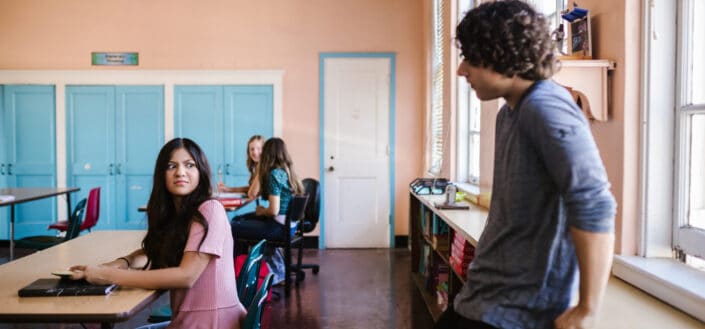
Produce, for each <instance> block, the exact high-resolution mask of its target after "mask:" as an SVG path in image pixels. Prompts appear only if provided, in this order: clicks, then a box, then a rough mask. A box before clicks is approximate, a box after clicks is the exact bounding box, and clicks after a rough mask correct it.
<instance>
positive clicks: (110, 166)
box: [108, 163, 113, 176]
mask: <svg viewBox="0 0 705 329" xmlns="http://www.w3.org/2000/svg"><path fill="white" fill-rule="evenodd" d="M108 175H110V176H112V175H113V164H112V163H111V164H109V165H108Z"/></svg>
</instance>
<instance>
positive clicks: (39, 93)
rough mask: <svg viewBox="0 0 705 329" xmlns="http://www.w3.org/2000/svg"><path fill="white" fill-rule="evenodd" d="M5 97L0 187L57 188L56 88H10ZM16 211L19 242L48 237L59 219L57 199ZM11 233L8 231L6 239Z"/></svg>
mask: <svg viewBox="0 0 705 329" xmlns="http://www.w3.org/2000/svg"><path fill="white" fill-rule="evenodd" d="M2 95H3V106H2V112H3V113H2V122H3V126H4V127H3V129H2V130H3V138H4V140H3V146H4V147H3V149H2V150H1V151H2V152H1V153H2V154H3V156H2V157H3V158H4V160H3V161H2V163H3V164H5V166H4V170H3V172H4V175H2V176H0V177H3V179H2V181H0V183H2V185H3V186H4V187H56V138H55V136H56V118H55V108H56V106H55V89H54V86H36V85H6V86H4V88H3V94H2ZM15 209H16V213H15V238H22V237H24V236H29V235H38V234H44V233H46V227H47V225H48V224H49V223H50V222H52V221H54V220H56V218H57V209H56V199H54V198H49V199H43V200H37V201H33V202H31V203H24V204H20V205H17V206H16V207H15ZM3 212H4V214H3V216H9V213H7V211H6V210H4V211H3ZM8 218H9V217H8ZM8 232H9V230H8V229H5V230H4V233H5V236H7V235H8Z"/></svg>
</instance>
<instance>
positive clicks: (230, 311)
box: [169, 200, 246, 329]
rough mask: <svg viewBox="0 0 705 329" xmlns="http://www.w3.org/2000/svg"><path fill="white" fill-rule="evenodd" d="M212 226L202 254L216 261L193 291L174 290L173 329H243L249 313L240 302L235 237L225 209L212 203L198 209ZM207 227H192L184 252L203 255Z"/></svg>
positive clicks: (210, 264) (170, 326) (206, 203)
mask: <svg viewBox="0 0 705 329" xmlns="http://www.w3.org/2000/svg"><path fill="white" fill-rule="evenodd" d="M198 210H200V211H201V213H202V214H203V217H205V218H206V221H207V222H208V235H206V238H205V240H203V244H202V245H201V247H200V252H202V253H206V254H210V255H211V256H212V257H211V259H210V262H209V263H208V266H207V267H206V269H205V270H203V273H201V276H200V277H199V278H198V280H196V283H194V285H193V286H192V287H191V288H189V289H171V290H170V291H169V292H170V295H171V309H172V313H173V316H172V321H171V324H170V325H169V328H227V329H233V328H240V321H241V320H243V319H244V317H245V314H246V311H245V308H244V307H243V306H242V304H240V301H239V300H238V298H237V289H236V288H235V272H234V267H233V237H232V234H231V233H230V232H231V231H230V223H229V222H228V216H227V214H226V213H225V209H224V208H223V205H221V204H220V202H218V201H215V200H209V201H206V202H204V203H203V204H201V206H200V207H199V208H198ZM203 232H204V230H203V226H202V225H201V224H198V223H196V222H194V223H193V224H191V229H190V232H189V237H188V240H187V241H186V247H185V248H184V252H187V251H199V248H198V245H199V243H200V241H201V238H202V237H203Z"/></svg>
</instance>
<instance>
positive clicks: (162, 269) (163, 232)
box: [71, 138, 246, 328]
mask: <svg viewBox="0 0 705 329" xmlns="http://www.w3.org/2000/svg"><path fill="white" fill-rule="evenodd" d="M210 176H211V170H210V166H209V164H208V160H207V158H206V156H205V154H204V153H203V151H202V150H201V148H200V147H199V146H198V145H197V144H196V143H195V142H193V141H192V140H190V139H187V138H175V139H173V140H171V141H170V142H168V143H167V144H166V145H164V147H162V149H161V151H160V152H159V156H158V157H157V162H156V165H155V168H154V178H153V185H152V186H153V187H152V193H151V195H150V197H149V203H148V204H147V219H148V229H147V234H146V236H145V238H144V240H143V241H142V248H140V249H138V250H136V251H134V252H132V253H131V254H129V255H126V256H124V257H120V258H118V259H115V260H113V261H111V262H108V263H104V264H101V265H77V266H73V267H71V270H72V271H74V275H73V278H74V279H81V278H85V279H86V280H88V281H89V282H91V283H95V284H109V283H115V284H118V285H120V286H126V287H138V288H145V289H169V294H170V298H171V309H172V314H173V315H172V321H171V323H170V324H169V325H168V328H195V327H203V328H240V324H241V322H242V320H244V317H245V315H246V311H245V308H244V307H243V306H242V304H241V303H240V301H239V300H238V297H237V290H236V287H235V274H234V271H233V268H234V267H233V239H232V236H231V235H230V234H229V230H228V218H227V215H226V213H225V209H224V208H223V206H222V205H221V204H220V202H218V201H217V200H214V199H212V198H211V194H212V192H213V191H212V187H211V181H210Z"/></svg>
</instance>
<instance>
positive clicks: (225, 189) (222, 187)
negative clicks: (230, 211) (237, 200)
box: [218, 182, 230, 192]
mask: <svg viewBox="0 0 705 329" xmlns="http://www.w3.org/2000/svg"><path fill="white" fill-rule="evenodd" d="M229 191H230V189H229V188H228V187H227V186H225V184H224V183H223V182H218V192H229Z"/></svg>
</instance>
